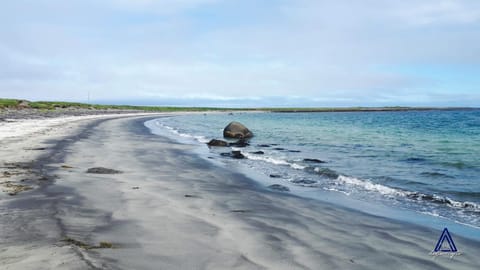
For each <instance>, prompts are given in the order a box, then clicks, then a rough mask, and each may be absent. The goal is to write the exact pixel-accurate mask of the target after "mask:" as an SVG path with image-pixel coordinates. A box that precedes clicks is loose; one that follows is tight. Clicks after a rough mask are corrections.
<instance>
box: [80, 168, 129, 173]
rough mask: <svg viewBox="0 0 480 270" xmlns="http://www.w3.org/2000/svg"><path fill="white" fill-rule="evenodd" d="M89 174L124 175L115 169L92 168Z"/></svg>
mask: <svg viewBox="0 0 480 270" xmlns="http://www.w3.org/2000/svg"><path fill="white" fill-rule="evenodd" d="M87 173H95V174H117V173H122V172H121V171H117V170H114V169H109V168H104V167H95V168H90V169H88V170H87Z"/></svg>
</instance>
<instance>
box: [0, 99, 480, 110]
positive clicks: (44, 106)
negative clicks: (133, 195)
mask: <svg viewBox="0 0 480 270" xmlns="http://www.w3.org/2000/svg"><path fill="white" fill-rule="evenodd" d="M20 107H26V108H32V109H38V110H43V111H49V110H55V109H57V108H80V109H90V110H136V111H147V112H185V111H190V112H191V111H195V112H203V111H267V112H278V113H295V112H375V111H411V110H417V111H418V110H452V109H472V108H435V107H401V106H396V107H344V108H338V107H337V108H325V107H324V108H214V107H172V106H132V105H100V104H86V103H79V102H62V101H34V102H30V101H26V100H19V99H0V109H6V108H11V109H15V108H20Z"/></svg>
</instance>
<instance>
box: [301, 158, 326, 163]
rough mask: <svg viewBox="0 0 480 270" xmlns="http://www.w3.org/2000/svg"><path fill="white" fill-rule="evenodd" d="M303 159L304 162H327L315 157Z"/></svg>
mask: <svg viewBox="0 0 480 270" xmlns="http://www.w3.org/2000/svg"><path fill="white" fill-rule="evenodd" d="M303 161H305V162H312V163H327V162H325V161H323V160H320V159H316V158H304V159H303Z"/></svg>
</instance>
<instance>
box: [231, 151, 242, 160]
mask: <svg viewBox="0 0 480 270" xmlns="http://www.w3.org/2000/svg"><path fill="white" fill-rule="evenodd" d="M232 158H236V159H242V158H245V156H244V155H243V154H242V152H240V151H232Z"/></svg>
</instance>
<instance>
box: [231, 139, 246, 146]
mask: <svg viewBox="0 0 480 270" xmlns="http://www.w3.org/2000/svg"><path fill="white" fill-rule="evenodd" d="M249 145H250V144H249V143H248V141H247V140H245V139H239V140H238V141H236V142H233V143H230V146H235V147H247V146H249Z"/></svg>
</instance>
